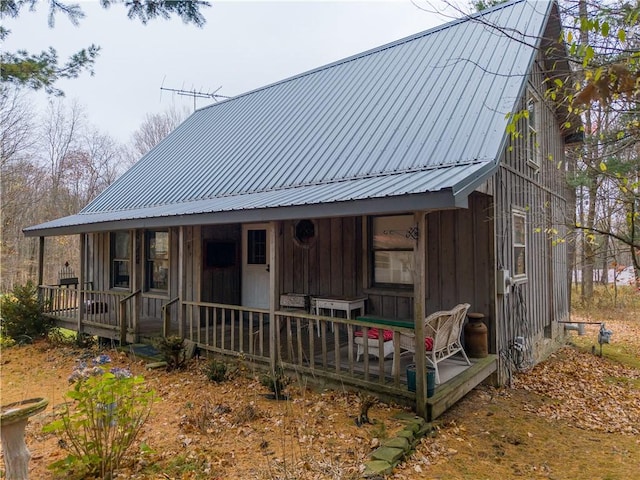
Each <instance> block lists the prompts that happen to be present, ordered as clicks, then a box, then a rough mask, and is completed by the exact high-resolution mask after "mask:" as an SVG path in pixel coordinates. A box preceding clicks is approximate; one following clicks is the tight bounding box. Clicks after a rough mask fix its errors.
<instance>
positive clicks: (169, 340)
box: [155, 335, 187, 370]
mask: <svg viewBox="0 0 640 480" xmlns="http://www.w3.org/2000/svg"><path fill="white" fill-rule="evenodd" d="M155 344H156V348H157V349H158V350H159V351H160V353H161V354H162V356H163V357H164V360H165V361H166V362H167V370H174V369H181V368H183V367H184V366H185V363H186V361H187V352H186V349H185V345H184V338H182V337H179V336H177V335H172V336H169V337H162V338H159V339H157V340H156V342H155Z"/></svg>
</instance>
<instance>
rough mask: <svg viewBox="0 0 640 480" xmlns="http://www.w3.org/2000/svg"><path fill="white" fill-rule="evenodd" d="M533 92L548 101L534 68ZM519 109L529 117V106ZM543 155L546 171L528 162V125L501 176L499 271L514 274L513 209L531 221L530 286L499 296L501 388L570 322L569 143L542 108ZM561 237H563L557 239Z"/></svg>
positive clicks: (521, 126) (497, 207) (521, 285)
mask: <svg viewBox="0 0 640 480" xmlns="http://www.w3.org/2000/svg"><path fill="white" fill-rule="evenodd" d="M530 82H531V84H530V87H531V88H533V89H534V90H535V91H537V92H538V94H539V97H540V98H541V99H543V98H544V95H543V94H542V93H540V92H544V85H543V75H542V72H541V70H540V68H539V67H538V65H535V66H534V70H533V73H532V75H531V78H530ZM520 108H522V109H525V108H526V104H525V98H523V99H522V101H521V104H520ZM539 115H540V120H541V126H542V127H541V128H540V130H539V132H538V143H539V148H540V149H541V157H542V158H541V165H540V168H539V170H537V171H536V169H534V168H532V167H531V166H529V165H528V164H527V162H526V158H527V155H526V143H525V142H526V133H525V132H526V124H525V123H524V121H521V122H520V124H519V125H518V130H519V131H520V132H522V133H523V135H522V137H521V138H512V139H511V142H510V146H509V148H507V149H506V151H505V153H504V156H503V159H502V163H501V164H502V167H501V168H500V170H499V171H498V172H497V174H496V187H495V188H496V195H495V202H496V204H495V212H496V213H495V219H496V220H495V221H496V235H497V238H496V241H497V242H498V243H497V244H496V255H497V258H496V263H497V267H498V268H506V269H508V270H510V271H511V272H513V271H514V265H515V260H514V255H513V248H512V245H513V232H512V207H519V208H521V209H523V210H524V211H525V212H526V215H527V232H526V233H527V236H526V245H527V252H526V270H527V279H526V281H524V282H522V283H519V284H517V285H515V286H513V287H512V289H511V293H510V294H509V295H504V296H503V295H498V296H497V308H496V312H497V315H498V316H499V319H498V325H499V331H498V337H497V338H496V340H497V348H498V352H497V353H499V354H500V355H499V357H500V360H501V361H500V366H499V370H498V374H499V379H498V380H499V381H500V382H501V383H504V382H507V381H508V380H509V379H510V375H511V372H512V370H513V369H514V368H526V367H528V366H531V365H532V364H533V363H535V362H536V361H538V360H539V359H540V355H541V354H542V352H541V345H542V344H543V342H544V339H545V337H546V338H550V337H552V336H553V332H554V331H555V330H557V328H556V327H557V323H556V322H558V321H561V320H565V319H566V318H568V312H569V296H568V282H567V277H566V269H567V268H568V265H567V261H568V258H567V246H566V244H564V243H562V242H561V241H560V242H559V240H560V239H561V238H566V237H565V234H566V232H567V227H566V223H565V214H566V213H568V212H571V206H570V204H569V201H570V199H571V195H570V193H569V189H568V186H567V184H566V179H565V168H564V167H565V164H564V143H563V139H562V135H561V131H560V125H559V122H558V120H557V117H556V114H555V112H554V111H553V110H552V109H551V108H550V106H549V105H548V104H547V103H546V102H545V101H541V109H540V112H539ZM555 231H557V232H558V233H557V234H556V233H554V232H555ZM517 336H523V337H524V338H525V341H526V348H525V351H524V352H523V353H520V352H517V351H516V350H515V349H514V348H513V342H514V340H515V338H516V337H517Z"/></svg>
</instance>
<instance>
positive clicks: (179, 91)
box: [160, 86, 231, 111]
mask: <svg viewBox="0 0 640 480" xmlns="http://www.w3.org/2000/svg"><path fill="white" fill-rule="evenodd" d="M221 88H222V86H220V87H218V88H216V89H215V90H214V91H213V92H202V91H199V90H196V89H195V88H194V89H192V90H183V89H180V88H167V87H160V90H164V91H167V92H173V93H177V94H178V95H183V96H186V97H193V110H194V111H195V110H196V99H198V98H211V99H213V101H214V102H217V101H218V99H226V98H231V97H227V96H225V95H218V92H219V91H220V89H221Z"/></svg>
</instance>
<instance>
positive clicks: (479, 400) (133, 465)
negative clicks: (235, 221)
mask: <svg viewBox="0 0 640 480" xmlns="http://www.w3.org/2000/svg"><path fill="white" fill-rule="evenodd" d="M607 328H611V329H612V330H613V331H614V337H613V339H612V343H615V342H618V343H617V344H616V345H619V346H623V350H624V351H625V352H626V353H627V354H630V355H631V356H632V357H633V355H635V356H636V358H638V357H637V356H638V353H639V352H640V319H634V318H632V319H628V318H627V319H626V320H611V321H608V322H607ZM572 337H573V338H574V340H575V341H576V343H578V344H581V346H582V347H583V348H576V347H573V346H567V347H564V348H562V349H560V350H559V351H557V352H556V353H555V354H554V355H552V356H551V357H550V358H549V359H548V360H547V361H545V362H543V363H541V364H539V365H537V366H536V367H534V368H533V369H531V370H530V371H528V372H523V373H520V374H517V375H516V376H515V378H514V381H513V386H512V387H505V388H501V389H495V388H492V387H489V386H484V385H483V386H480V387H478V388H476V389H475V390H474V391H473V392H471V393H469V394H468V395H467V396H466V397H465V398H464V399H463V400H462V401H461V402H459V403H458V404H457V405H456V406H454V407H453V408H452V409H451V410H449V411H448V412H447V413H446V414H445V415H443V416H442V417H441V418H439V419H438V420H437V421H436V427H437V428H436V431H435V434H434V435H433V436H431V437H428V438H425V439H424V440H423V441H422V442H421V443H420V444H419V445H418V447H417V449H416V452H415V453H414V455H413V456H412V457H411V458H410V459H408V460H407V461H405V462H403V463H401V464H400V465H399V466H398V468H397V469H396V470H395V471H394V473H393V474H392V475H391V476H390V478H395V479H411V480H413V479H416V480H417V479H474V480H476V479H478V480H479V479H483V478H486V479H495V478H505V479H508V478H549V479H575V478H602V479H604V478H607V479H620V480H627V479H632V478H638V473H639V472H640V435H639V432H638V428H639V425H640V369H638V368H631V367H628V366H625V365H622V364H620V363H617V362H616V361H612V360H610V359H609V358H607V351H608V349H609V348H613V345H611V346H610V345H605V346H604V348H603V350H604V352H605V355H604V357H602V358H601V357H599V356H598V355H593V354H592V353H591V352H590V349H589V345H588V344H589V342H591V343H594V342H595V341H596V340H595V338H596V337H597V327H596V326H594V327H593V328H588V329H587V334H586V335H585V336H584V337H579V338H578V337H575V333H573V332H572ZM98 353H108V354H109V355H110V356H111V358H112V362H113V366H118V367H128V368H130V369H131V370H132V371H133V372H134V373H138V374H142V375H144V377H145V378H146V380H147V383H148V384H149V386H150V387H152V388H153V389H155V391H156V393H157V397H158V401H157V402H156V403H155V404H154V407H153V412H152V416H151V418H150V420H149V422H148V423H147V425H146V426H145V428H144V432H143V435H142V437H141V439H140V443H139V445H137V448H136V450H135V451H133V452H132V455H131V456H130V457H129V458H128V462H127V463H126V465H125V466H124V468H123V469H122V470H121V471H119V472H118V473H117V475H116V478H134V479H136V478H137V479H156V478H157V479H167V478H170V479H205V478H206V479H216V478H220V479H223V478H224V479H293V478H295V479H349V478H359V477H360V475H359V472H360V468H361V464H362V462H363V460H365V459H366V456H367V454H368V453H369V452H370V451H371V450H372V449H373V448H375V447H376V446H377V445H378V444H379V442H380V441H382V440H384V438H385V437H389V436H391V435H392V434H393V432H394V431H395V430H397V429H399V428H400V427H401V425H400V424H399V422H398V421H396V420H395V419H394V418H393V415H394V414H395V413H397V412H399V411H400V410H402V409H401V408H400V407H398V406H393V405H386V404H382V403H378V404H376V405H375V406H374V407H372V409H371V411H370V417H371V418H372V419H373V420H374V424H373V425H365V426H364V427H362V428H359V427H357V426H356V425H355V422H354V417H355V416H356V415H357V414H358V413H359V398H358V397H357V396H356V395H354V394H353V393H348V392H345V391H323V392H314V391H311V390H310V389H308V388H303V386H302V384H301V383H300V382H294V384H292V385H291V386H290V387H289V393H290V396H291V398H290V399H289V400H288V401H285V402H277V401H273V400H269V399H267V398H266V395H265V394H266V393H267V392H266V390H265V388H264V387H263V386H261V384H260V380H259V375H258V374H257V373H256V372H252V371H251V370H250V369H247V368H245V369H244V370H242V369H240V371H238V372H236V374H235V375H234V376H233V378H232V379H231V380H229V381H226V382H224V383H221V384H215V383H213V382H211V381H209V380H208V379H207V378H206V375H205V369H206V364H207V362H206V361H205V360H199V361H194V362H193V363H192V364H191V365H190V366H189V368H188V369H187V370H186V371H180V372H165V371H163V370H145V362H143V361H139V360H138V359H135V358H129V357H127V356H126V355H124V354H118V353H116V352H115V351H106V352H96V351H91V352H88V351H86V350H77V349H72V348H69V347H60V346H57V347H52V346H51V345H49V344H47V343H39V344H36V345H28V346H23V347H12V348H9V349H4V350H3V351H2V358H1V360H0V363H1V365H2V376H1V380H2V384H1V395H2V399H1V400H2V404H7V403H10V402H13V401H17V400H23V399H26V398H33V397H37V396H44V397H47V398H48V399H49V401H50V403H49V407H48V409H47V410H46V411H45V412H43V413H42V414H40V415H38V416H35V417H33V418H32V420H31V422H30V424H29V426H28V427H27V445H28V447H29V449H30V450H31V452H32V455H33V457H32V460H31V463H30V475H31V477H30V478H33V479H53V478H55V477H54V476H53V474H52V473H51V471H49V470H48V469H47V465H48V464H50V463H52V462H53V461H55V460H59V459H61V458H63V457H64V456H66V452H65V451H64V450H63V449H62V448H61V447H60V445H59V444H58V441H57V439H56V438H55V437H53V436H51V435H44V434H42V433H41V429H42V426H43V425H44V424H46V423H47V422H48V421H50V420H51V419H52V415H53V413H52V412H53V407H54V406H56V405H59V404H61V403H62V402H63V401H64V397H63V395H64V393H65V392H66V391H67V390H68V389H69V384H68V376H69V374H70V373H71V371H72V370H73V367H74V365H76V363H77V361H78V360H79V359H80V358H81V357H85V358H87V357H90V356H92V355H96V354H98ZM249 368H250V367H249ZM142 444H144V445H145V446H146V447H145V448H144V449H141V448H140V445H142ZM0 468H2V469H4V466H3V465H2V464H0Z"/></svg>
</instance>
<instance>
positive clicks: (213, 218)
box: [24, 189, 467, 237]
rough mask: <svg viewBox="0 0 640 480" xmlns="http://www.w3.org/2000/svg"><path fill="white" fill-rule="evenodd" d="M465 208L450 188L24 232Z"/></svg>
mask: <svg viewBox="0 0 640 480" xmlns="http://www.w3.org/2000/svg"><path fill="white" fill-rule="evenodd" d="M460 207H463V208H466V207H467V201H466V198H462V196H461V195H460V194H458V195H453V193H452V191H451V190H450V189H447V190H441V191H439V192H426V193H420V194H412V195H402V196H397V197H391V198H389V197H385V198H369V199H365V200H357V201H351V202H334V203H323V204H317V205H299V206H293V207H277V208H262V209H256V210H235V211H230V212H212V213H198V214H193V215H176V216H171V217H169V216H162V217H153V218H133V219H123V220H114V221H108V222H99V223H88V224H83V225H68V226H63V227H51V228H42V229H39V228H37V227H35V228H33V229H29V230H25V231H24V235H25V236H26V237H55V236H61V235H76V234H80V233H89V232H109V231H115V230H128V229H135V228H141V229H145V228H147V229H150V228H166V227H178V226H192V225H222V224H229V223H253V222H265V221H277V220H295V219H300V218H330V217H351V216H358V215H378V214H388V213H399V212H411V211H420V210H439V209H451V208H460Z"/></svg>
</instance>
